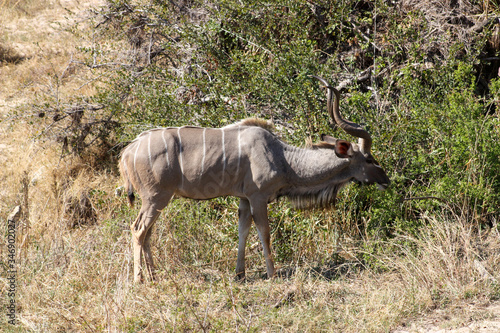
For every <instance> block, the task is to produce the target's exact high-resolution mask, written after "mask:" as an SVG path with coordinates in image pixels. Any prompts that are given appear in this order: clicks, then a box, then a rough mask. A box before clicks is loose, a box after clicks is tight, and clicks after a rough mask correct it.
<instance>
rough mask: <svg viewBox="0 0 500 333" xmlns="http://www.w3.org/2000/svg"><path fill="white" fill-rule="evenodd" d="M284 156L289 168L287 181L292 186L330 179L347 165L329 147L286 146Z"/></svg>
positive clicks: (312, 184)
mask: <svg viewBox="0 0 500 333" xmlns="http://www.w3.org/2000/svg"><path fill="white" fill-rule="evenodd" d="M284 157H285V159H286V162H287V167H288V168H289V182H290V183H291V184H293V185H294V186H315V185H320V184H323V183H324V182H325V181H328V180H332V179H333V178H335V175H338V176H340V174H341V171H342V170H343V169H345V168H346V167H347V166H348V165H349V160H348V159H346V158H339V157H338V156H337V155H336V154H335V152H334V151H333V150H331V149H321V148H320V149H307V148H297V147H293V146H286V147H285V150H284Z"/></svg>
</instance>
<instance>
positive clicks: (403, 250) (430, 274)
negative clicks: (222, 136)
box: [0, 1, 500, 332]
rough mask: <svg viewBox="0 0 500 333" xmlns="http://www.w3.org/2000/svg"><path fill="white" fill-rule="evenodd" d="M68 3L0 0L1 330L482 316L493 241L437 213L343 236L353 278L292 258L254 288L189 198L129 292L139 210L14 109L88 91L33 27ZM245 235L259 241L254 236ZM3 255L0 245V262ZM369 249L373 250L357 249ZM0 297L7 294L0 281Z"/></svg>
mask: <svg viewBox="0 0 500 333" xmlns="http://www.w3.org/2000/svg"><path fill="white" fill-rule="evenodd" d="M65 6H66V7H67V8H70V10H72V11H75V12H76V11H77V9H79V8H80V7H79V6H83V5H78V2H73V1H64V2H63V1H60V2H49V1H31V2H30V1H28V2H23V3H22V5H21V2H18V1H4V2H0V9H2V10H1V11H0V12H1V14H0V17H1V19H2V21H6V22H7V24H6V25H5V26H4V27H3V28H2V29H4V30H3V31H1V32H2V35H3V36H5V35H7V36H8V37H7V38H6V39H5V37H4V39H5V40H2V41H1V42H2V45H9V48H10V49H11V50H15V52H18V53H17V54H22V55H23V57H25V58H24V60H22V61H19V62H17V63H14V62H7V64H5V65H4V66H2V67H0V76H1V77H2V79H3V82H5V84H3V85H2V87H1V88H0V89H1V90H0V106H1V107H2V109H1V110H0V111H1V114H2V119H7V118H8V120H4V121H3V122H2V123H1V128H0V142H1V143H0V169H1V170H2V172H1V173H0V181H1V182H2V187H1V188H0V216H1V218H2V219H3V220H5V218H6V216H7V215H8V214H9V212H10V211H11V210H12V209H13V207H14V206H16V205H21V206H23V208H24V216H23V217H22V219H21V221H20V225H19V227H18V233H17V251H18V252H17V257H16V260H17V281H18V284H17V300H16V302H17V307H18V319H19V323H18V325H17V326H15V327H14V326H12V325H9V324H7V318H6V317H5V316H4V315H3V313H2V315H1V316H0V325H1V326H2V327H3V328H6V329H7V331H13V332H14V331H35V332H54V331H70V332H72V331H75V332H81V331H85V332H89V331H90V332H101V331H109V332H137V331H172V332H177V331H244V332H248V331H250V332H274V331H283V332H297V331H304V332H305V331H309V332H317V331H330V332H360V331H361V332H384V331H390V330H392V329H395V328H396V327H398V326H400V325H407V326H410V322H411V319H412V318H418V317H420V316H425V315H428V314H429V313H433V312H435V311H436V309H437V310H439V311H442V312H446V313H447V314H449V315H450V316H452V317H453V318H455V320H449V321H447V325H448V326H447V327H448V328H451V327H460V326H463V325H465V324H468V323H469V322H472V321H474V320H477V319H481V318H489V319H491V315H490V314H488V313H487V312H478V311H476V310H474V308H471V307H470V306H471V305H473V304H476V305H477V304H480V305H483V306H484V305H488V304H489V303H490V302H492V301H494V300H496V299H498V297H499V296H500V293H499V288H498V282H497V281H498V279H500V275H499V273H498V272H499V271H500V270H499V264H500V263H499V260H498V255H497V253H498V251H499V248H500V243H499V241H498V236H499V235H498V234H497V231H496V230H493V231H491V232H490V233H489V234H477V233H476V232H475V231H474V230H475V229H474V228H472V227H471V226H469V224H468V221H467V220H466V219H463V218H461V217H459V216H457V217H455V218H449V217H448V216H447V215H445V214H443V216H424V217H423V220H424V222H425V224H426V227H425V228H423V229H422V230H421V231H420V232H419V233H418V234H417V235H400V236H398V237H396V238H395V239H393V240H391V241H389V242H386V243H383V244H380V243H378V242H376V241H370V240H366V242H365V244H362V246H361V247H360V246H359V244H355V243H352V244H351V243H348V240H346V239H341V241H340V243H341V244H343V246H344V247H345V248H344V249H342V250H341V251H340V252H342V253H343V256H344V257H347V258H350V260H351V261H347V262H345V266H349V267H351V269H341V270H339V272H341V274H338V275H336V277H335V278H334V279H329V278H330V277H331V276H325V275H324V274H323V275H322V274H319V273H317V270H315V269H312V267H314V268H316V266H317V265H321V264H318V262H321V261H320V260H318V261H316V262H314V263H307V262H306V263H303V260H302V262H301V264H299V265H296V267H282V268H283V269H288V271H289V272H293V274H291V275H290V276H289V277H287V278H276V279H274V280H271V281H266V280H262V279H261V278H260V272H259V269H262V270H263V269H264V267H263V259H262V256H261V254H260V251H259V250H258V249H255V250H254V251H250V253H249V260H248V266H249V268H250V269H253V271H251V273H250V278H249V281H247V282H246V283H235V282H234V281H233V269H234V267H233V266H234V264H235V260H236V246H237V244H236V242H235V239H234V237H235V234H236V228H237V227H236V226H235V224H236V215H237V207H236V205H233V206H231V205H228V206H226V208H224V209H222V210H221V209H214V208H217V207H216V204H212V203H205V204H202V205H201V206H199V210H196V209H193V206H195V204H193V203H192V202H186V201H176V202H174V203H173V204H172V206H171V208H170V209H169V210H168V212H167V213H163V214H162V217H161V218H160V221H159V222H158V224H157V226H156V232H155V238H154V240H153V253H154V256H155V259H156V262H157V264H158V269H159V272H158V277H159V279H158V281H157V282H155V283H146V284H144V285H140V286H138V285H134V284H133V283H132V274H131V269H132V262H131V260H132V254H131V246H130V232H129V229H128V225H129V223H130V222H131V220H132V219H133V218H134V217H135V216H134V215H135V214H136V212H137V209H135V210H131V209H129V208H128V207H127V206H126V203H125V199H124V198H121V199H117V198H115V197H114V188H115V187H116V186H117V185H118V184H119V179H118V178H117V176H116V175H114V174H106V173H104V174H103V173H98V172H96V171H95V170H94V169H93V166H92V165H90V164H89V163H88V162H87V161H84V160H79V159H73V160H70V159H61V158H60V150H59V147H57V146H54V145H53V143H51V142H41V141H33V140H31V139H30V138H33V137H36V136H37V134H38V132H37V128H36V127H33V126H30V125H29V124H28V118H25V117H22V115H23V112H31V111H30V109H29V108H25V109H23V108H19V106H20V105H25V104H26V103H27V102H28V101H30V100H31V99H33V98H37V97H42V99H43V98H45V97H44V96H46V95H47V94H49V95H50V94H52V93H54V92H55V91H56V93H57V98H62V99H64V98H66V97H67V96H68V95H71V94H75V92H76V93H79V94H83V95H85V93H88V92H91V90H92V87H88V88H85V89H89V90H88V91H85V90H82V89H78V90H75V87H80V86H81V82H82V80H83V79H82V77H85V73H84V72H83V70H82V69H75V70H72V71H69V70H68V68H69V67H68V64H69V63H70V61H71V57H72V52H73V51H72V50H73V49H72V46H74V45H76V44H78V42H77V41H74V40H72V38H74V37H71V35H70V34H68V33H66V32H64V29H62V30H61V29H59V28H57V27H53V25H52V24H43V19H45V20H48V17H50V15H54V17H56V18H55V19H54V18H52V19H53V20H55V21H57V22H64V21H63V15H62V13H65V10H64V9H63V7H65ZM7 18H8V20H7ZM35 19H36V23H35ZM25 24H26V25H25ZM63 25H64V24H63ZM21 26H25V27H26V28H24V30H23V29H18V27H21ZM35 26H37V27H38V26H41V28H36V27H35ZM56 26H57V25H56ZM30 31H31V32H30ZM35 42H39V44H38V45H36V44H35ZM61 45H66V46H67V47H61ZM9 52H10V51H9ZM63 74H64V75H63ZM28 104H29V103H28ZM13 110H14V111H16V110H17V115H16V112H14V116H13V115H12V111H13ZM12 117H14V118H12ZM16 117H17V118H16ZM12 119H15V120H16V121H11V120H12ZM205 210H206V211H207V213H203V211H205ZM214 212H215V213H214ZM205 219H208V220H210V222H206V221H204V220H205ZM193 220H194V221H195V223H193V222H192V221H193ZM198 220H203V221H198ZM169 221H172V222H169ZM190 221H191V222H190ZM283 223H293V220H287V221H284V222H283ZM251 237H252V238H251V240H250V243H251V244H253V243H256V242H257V237H256V235H255V232H253V233H252V236H251ZM208 241H211V242H212V243H208ZM329 242H330V243H331V238H329V237H326V236H325V237H324V238H323V239H320V238H312V239H311V241H310V243H306V244H303V245H302V247H301V248H300V249H298V250H297V251H298V252H299V253H298V255H297V257H313V258H325V257H327V255H325V253H331V252H332V251H333V250H334V248H335V246H334V245H330V246H328V245H327V244H330V243H329ZM207 244H209V245H210V246H208V245H207ZM5 245H6V239H4V238H1V239H0V258H1V260H2V261H3V260H4V259H5V258H6V250H5V249H6V246H5ZM370 248H377V249H379V250H378V251H377V252H373V251H366V250H365V249H370ZM381 249H385V252H384V251H382V250H381ZM372 253H377V255H373V254H372ZM356 258H357V259H356ZM353 259H354V260H357V261H352V260H353ZM297 261H299V260H298V259H297ZM366 262H370V263H372V264H371V265H366ZM310 266H311V267H310ZM327 277H328V278H327ZM0 288H1V289H2V290H1V292H2V294H5V290H6V288H7V282H6V280H5V278H4V277H3V275H2V277H1V278H0ZM2 302H3V301H2ZM3 305H4V304H3V303H2V308H3Z"/></svg>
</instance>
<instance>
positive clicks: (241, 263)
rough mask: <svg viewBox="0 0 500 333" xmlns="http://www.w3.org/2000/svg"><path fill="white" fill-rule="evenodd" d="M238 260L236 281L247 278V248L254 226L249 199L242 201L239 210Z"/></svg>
mask: <svg viewBox="0 0 500 333" xmlns="http://www.w3.org/2000/svg"><path fill="white" fill-rule="evenodd" d="M238 215H239V220H238V237H239V242H238V260H237V261H236V279H238V280H240V279H243V278H244V277H245V247H246V243H247V238H248V234H249V233H250V227H251V226H252V214H251V212H250V203H249V202H248V200H247V199H240V206H239V208H238Z"/></svg>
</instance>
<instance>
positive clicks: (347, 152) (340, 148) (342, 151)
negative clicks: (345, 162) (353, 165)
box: [335, 140, 353, 158]
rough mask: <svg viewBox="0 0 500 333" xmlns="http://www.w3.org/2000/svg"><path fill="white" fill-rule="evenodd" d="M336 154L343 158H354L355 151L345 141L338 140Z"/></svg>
mask: <svg viewBox="0 0 500 333" xmlns="http://www.w3.org/2000/svg"><path fill="white" fill-rule="evenodd" d="M335 153H336V154H337V156H338V157H341V158H348V157H352V155H353V150H352V145H351V143H350V142H349V141H345V140H337V142H335Z"/></svg>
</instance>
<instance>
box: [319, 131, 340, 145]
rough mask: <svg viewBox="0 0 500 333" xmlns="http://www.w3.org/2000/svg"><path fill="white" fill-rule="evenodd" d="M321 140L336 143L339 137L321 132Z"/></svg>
mask: <svg viewBox="0 0 500 333" xmlns="http://www.w3.org/2000/svg"><path fill="white" fill-rule="evenodd" d="M321 141H325V142H326V143H329V144H331V145H334V144H336V143H337V139H336V138H334V137H333V136H330V135H326V134H321Z"/></svg>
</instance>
